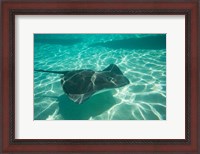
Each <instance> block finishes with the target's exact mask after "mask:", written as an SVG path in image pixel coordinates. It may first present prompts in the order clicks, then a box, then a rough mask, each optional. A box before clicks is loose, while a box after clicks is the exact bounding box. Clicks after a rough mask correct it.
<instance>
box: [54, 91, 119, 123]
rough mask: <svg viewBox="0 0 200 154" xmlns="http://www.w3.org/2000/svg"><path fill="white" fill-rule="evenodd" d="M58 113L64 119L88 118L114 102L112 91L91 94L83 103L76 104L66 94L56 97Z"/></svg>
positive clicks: (104, 109)
mask: <svg viewBox="0 0 200 154" xmlns="http://www.w3.org/2000/svg"><path fill="white" fill-rule="evenodd" d="M58 102H59V103H58V104H59V113H60V114H61V115H62V116H63V118H64V119H65V120H88V119H89V118H90V117H91V116H92V117H94V116H97V115H99V114H101V113H103V112H105V111H107V110H108V109H109V108H111V107H112V106H113V105H114V104H115V99H114V98H113V95H112V92H111V91H107V92H104V93H101V94H97V95H94V96H92V97H91V98H90V99H88V100H87V101H85V102H84V103H83V104H76V103H74V102H73V101H71V100H70V99H69V98H68V97H67V96H66V95H62V96H60V97H59V98H58Z"/></svg>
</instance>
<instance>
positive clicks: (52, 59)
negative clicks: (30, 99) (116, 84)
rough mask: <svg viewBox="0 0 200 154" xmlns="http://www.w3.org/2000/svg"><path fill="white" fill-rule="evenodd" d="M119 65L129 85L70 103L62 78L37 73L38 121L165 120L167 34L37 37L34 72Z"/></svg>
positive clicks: (46, 35) (38, 35) (36, 112)
mask: <svg viewBox="0 0 200 154" xmlns="http://www.w3.org/2000/svg"><path fill="white" fill-rule="evenodd" d="M110 64H116V65H117V66H118V67H119V68H120V70H121V71H122V72H123V74H124V75H125V76H126V77H127V78H128V79H129V81H130V84H128V85H126V86H123V87H120V88H115V89H110V90H109V91H106V92H102V93H99V94H97V95H94V96H92V97H90V98H89V99H88V100H86V101H85V102H83V103H82V104H77V103H75V102H73V101H72V100H70V99H69V98H68V96H67V95H66V94H65V93H64V91H63V89H62V86H61V75H60V74H52V73H44V72H34V120H166V35H165V34H34V69H42V70H51V71H67V70H80V69H91V70H94V71H101V70H103V69H105V68H106V67H108V66H109V65H110Z"/></svg>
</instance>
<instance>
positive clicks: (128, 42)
mask: <svg viewBox="0 0 200 154" xmlns="http://www.w3.org/2000/svg"><path fill="white" fill-rule="evenodd" d="M98 46H103V47H107V48H112V49H155V50H156V49H166V35H165V34H160V35H153V36H146V37H141V38H129V39H123V40H114V41H108V42H104V43H95V44H92V45H91V47H98Z"/></svg>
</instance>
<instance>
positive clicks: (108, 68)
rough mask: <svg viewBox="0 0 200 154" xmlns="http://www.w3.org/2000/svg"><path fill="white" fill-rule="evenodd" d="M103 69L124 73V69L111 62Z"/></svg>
mask: <svg viewBox="0 0 200 154" xmlns="http://www.w3.org/2000/svg"><path fill="white" fill-rule="evenodd" d="M103 71H109V72H113V73H115V74H119V75H123V73H122V71H121V70H120V69H119V67H117V65H115V64H110V65H109V66H108V67H107V68H105V69H104V70H103Z"/></svg>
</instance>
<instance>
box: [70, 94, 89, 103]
mask: <svg viewBox="0 0 200 154" xmlns="http://www.w3.org/2000/svg"><path fill="white" fill-rule="evenodd" d="M67 95H68V97H69V99H71V100H72V101H73V102H75V103H78V104H81V103H83V102H84V101H86V100H87V99H88V98H90V96H91V94H67Z"/></svg>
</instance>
